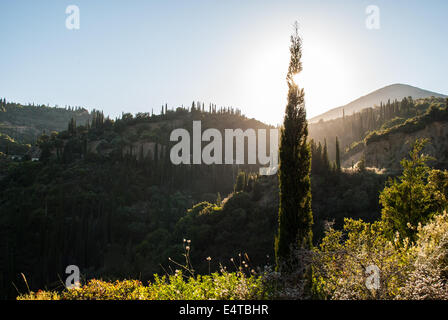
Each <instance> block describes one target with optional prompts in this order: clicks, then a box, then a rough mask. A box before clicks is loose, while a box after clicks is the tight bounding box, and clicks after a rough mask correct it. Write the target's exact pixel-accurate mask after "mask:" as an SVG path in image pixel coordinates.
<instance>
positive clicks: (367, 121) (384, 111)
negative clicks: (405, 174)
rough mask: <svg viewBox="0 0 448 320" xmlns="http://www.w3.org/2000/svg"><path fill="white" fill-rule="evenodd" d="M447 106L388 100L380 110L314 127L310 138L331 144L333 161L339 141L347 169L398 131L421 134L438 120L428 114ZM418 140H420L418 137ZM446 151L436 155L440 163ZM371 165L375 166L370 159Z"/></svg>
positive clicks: (438, 102) (433, 100)
mask: <svg viewBox="0 0 448 320" xmlns="http://www.w3.org/2000/svg"><path fill="white" fill-rule="evenodd" d="M446 105H447V99H444V98H434V97H431V98H424V99H418V100H414V99H412V98H410V97H408V98H404V99H403V100H401V101H398V100H394V101H390V100H388V101H386V102H384V103H380V105H379V106H372V107H370V108H366V109H363V110H362V111H361V112H358V113H355V114H353V115H350V116H343V117H341V118H338V119H334V120H330V121H320V122H318V123H312V124H310V137H311V138H312V139H313V140H314V141H315V142H316V143H320V144H321V145H322V148H323V147H324V145H325V143H326V144H327V149H328V157H329V159H330V161H334V160H335V159H336V138H337V139H338V142H339V145H340V157H341V161H342V164H343V166H344V167H351V166H352V165H354V164H355V163H356V162H358V161H359V160H361V159H362V157H363V154H364V149H365V145H366V143H370V142H372V141H374V140H375V139H379V137H380V136H385V135H386V134H390V133H391V132H393V131H394V130H404V129H403V128H407V129H406V130H407V131H406V134H408V133H411V131H413V132H415V131H418V130H419V129H422V128H423V127H424V126H425V125H423V124H427V125H429V122H430V120H429V119H433V121H435V120H436V118H437V117H435V116H434V114H433V116H431V115H428V113H431V112H433V113H435V112H437V111H435V110H439V109H444V108H446ZM431 110H432V111H431ZM442 114H443V112H442ZM440 121H444V118H443V117H442V118H440ZM412 123H416V124H415V125H412ZM422 125H423V127H422ZM399 128H402V129H399ZM417 137H419V136H418V135H417ZM439 138H440V137H439ZM414 140H415V139H414ZM402 142H403V141H402ZM409 148H410V147H409V145H408V147H407V149H405V150H403V151H404V152H401V153H400V156H399V157H398V158H397V159H401V158H403V157H404V156H405V155H406V154H407V153H408V151H409ZM389 151H390V150H389ZM435 151H436V150H435ZM443 151H444V150H442V153H441V152H439V151H437V152H436V153H435V154H434V156H436V157H437V158H438V159H439V160H440V161H443V159H444V154H443ZM378 152H379V153H380V154H382V153H384V152H385V151H384V150H379V151H378ZM394 163H395V168H397V166H398V164H399V161H395V162H394ZM368 164H369V165H371V166H375V164H374V163H373V161H370V159H369V160H368Z"/></svg>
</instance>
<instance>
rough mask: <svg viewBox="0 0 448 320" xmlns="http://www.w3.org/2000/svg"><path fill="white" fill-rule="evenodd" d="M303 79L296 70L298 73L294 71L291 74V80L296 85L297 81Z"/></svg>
mask: <svg viewBox="0 0 448 320" xmlns="http://www.w3.org/2000/svg"><path fill="white" fill-rule="evenodd" d="M302 79H303V77H302V76H301V74H300V73H299V72H298V73H295V74H294V75H293V76H292V81H294V83H295V84H296V85H299V82H300V81H301V80H302Z"/></svg>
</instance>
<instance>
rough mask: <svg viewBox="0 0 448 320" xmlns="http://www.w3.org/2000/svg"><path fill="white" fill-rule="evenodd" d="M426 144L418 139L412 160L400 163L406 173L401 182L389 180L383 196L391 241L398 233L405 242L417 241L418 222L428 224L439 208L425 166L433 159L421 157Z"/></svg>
mask: <svg viewBox="0 0 448 320" xmlns="http://www.w3.org/2000/svg"><path fill="white" fill-rule="evenodd" d="M426 142H427V140H426V139H418V140H416V142H415V144H414V146H413V148H412V150H411V152H410V153H409V155H410V160H408V159H403V160H402V161H401V166H402V167H403V174H402V175H401V176H400V177H399V178H398V180H397V179H394V180H391V179H390V180H389V182H388V186H386V187H385V188H384V190H383V191H382V192H381V194H380V203H381V205H382V206H383V209H382V211H381V215H382V220H383V221H384V222H385V225H386V226H388V233H389V237H391V238H392V237H393V236H394V234H395V232H399V234H400V237H401V238H402V239H403V238H409V239H410V240H411V241H415V235H416V233H417V227H418V225H419V223H425V222H427V221H428V220H429V219H430V218H431V216H432V215H433V214H434V213H436V212H437V210H438V209H439V205H438V202H437V199H435V198H434V192H433V190H432V188H431V184H428V183H427V182H428V176H429V174H430V171H431V170H430V168H429V167H428V166H427V164H426V163H427V161H428V160H430V159H431V158H430V157H428V156H426V155H422V154H421V151H422V149H423V147H424V145H425V143H426Z"/></svg>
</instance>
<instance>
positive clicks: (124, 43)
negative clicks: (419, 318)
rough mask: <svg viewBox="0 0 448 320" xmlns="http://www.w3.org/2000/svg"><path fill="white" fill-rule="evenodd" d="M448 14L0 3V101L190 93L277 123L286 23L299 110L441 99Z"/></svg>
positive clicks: (98, 102)
mask: <svg viewBox="0 0 448 320" xmlns="http://www.w3.org/2000/svg"><path fill="white" fill-rule="evenodd" d="M71 4H74V5H77V6H78V7H79V9H80V30H68V29H66V27H65V20H66V17H67V15H66V13H65V9H66V7H67V6H68V5H71ZM368 5H377V6H378V7H379V8H380V19H381V20H380V23H381V28H380V29H379V30H368V29H367V28H366V27H365V20H366V17H367V15H366V13H365V10H366V7H367V6H368ZM447 17H448V1H445V0H440V1H413V0H395V1H378V0H369V1H362V0H352V1H348V0H347V1H336V0H328V1H300V0H293V1H289V0H285V1H281V0H280V1H263V0H226V1H223V0H219V1H213V0H207V1H205V0H204V1H194V0H190V1H188V0H181V1H169V0H164V1H162V0H160V1H155V0H153V1H150V0H146V1H138V0H134V1H124V0H123V1H112V0H108V1H101V0H95V1H91V0H89V1H84V0H83V1H80V0H71V1H64V0H60V1H57V0H53V1H50V0H47V1H32V0H27V1H25V0H20V1H17V0H1V1H0V96H2V97H6V98H7V99H8V100H12V101H18V102H22V103H27V102H35V103H42V104H47V103H49V104H50V105H56V104H57V105H59V106H64V105H80V106H86V107H88V108H99V109H102V110H104V111H105V113H106V114H110V115H112V116H116V115H118V114H121V112H122V111H128V112H132V113H136V112H145V111H150V110H151V108H154V111H155V112H157V113H158V112H159V111H160V106H161V105H162V104H163V103H168V104H169V106H178V105H181V104H184V105H190V104H191V102H192V101H193V100H200V101H204V102H205V103H206V104H207V103H208V102H214V103H216V104H218V105H225V106H235V107H239V108H241V109H242V111H243V113H244V114H246V115H247V116H249V117H255V118H257V119H260V120H263V121H266V122H269V123H272V124H276V123H280V122H281V120H282V116H283V111H284V107H285V101H286V85H285V80H284V78H285V72H286V69H287V65H288V46H289V35H290V33H291V25H292V23H293V22H294V21H295V20H298V21H299V23H300V25H301V32H302V35H303V41H304V58H303V63H304V73H303V83H302V85H303V87H304V88H305V92H306V105H307V110H308V116H309V117H312V116H315V115H318V114H320V113H322V112H324V111H326V110H328V109H330V108H333V107H337V106H339V105H342V104H345V103H347V102H349V101H351V100H353V99H355V98H358V97H359V96H361V95H364V94H366V93H368V92H370V91H373V90H375V89H378V88H380V87H382V86H385V85H389V84H392V83H407V84H411V85H414V86H418V87H421V88H423V89H428V90H432V91H436V92H440V93H445V94H447V93H448V64H447V57H448V40H447V34H448V18H447Z"/></svg>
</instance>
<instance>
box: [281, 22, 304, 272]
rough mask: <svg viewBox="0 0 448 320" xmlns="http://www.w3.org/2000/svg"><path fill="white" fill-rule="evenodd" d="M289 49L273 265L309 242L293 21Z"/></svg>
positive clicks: (298, 57) (297, 45) (297, 53)
mask: <svg viewBox="0 0 448 320" xmlns="http://www.w3.org/2000/svg"><path fill="white" fill-rule="evenodd" d="M290 53H291V59H290V64H289V69H288V74H287V80H288V104H287V106H286V110H285V119H284V122H283V127H282V129H281V138H280V150H279V152H280V156H279V157H280V162H279V193H280V195H279V218H278V220H279V227H278V235H277V238H276V240H275V254H276V263H277V268H280V267H281V265H282V264H284V262H285V261H286V260H287V259H288V258H289V256H290V250H291V246H293V247H295V246H298V247H299V248H300V247H310V246H311V244H312V243H311V242H312V230H311V228H312V224H313V215H312V211H311V182H310V170H311V152H310V147H309V145H308V142H307V137H308V128H307V120H306V111H305V102H304V91H303V89H299V87H298V85H297V84H296V83H295V82H294V76H295V75H296V74H298V73H299V72H300V71H302V64H301V61H300V60H301V57H302V40H301V38H300V37H299V35H298V27H297V25H296V28H295V34H293V35H292V36H291V46H290ZM286 269H287V266H285V271H286Z"/></svg>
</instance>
